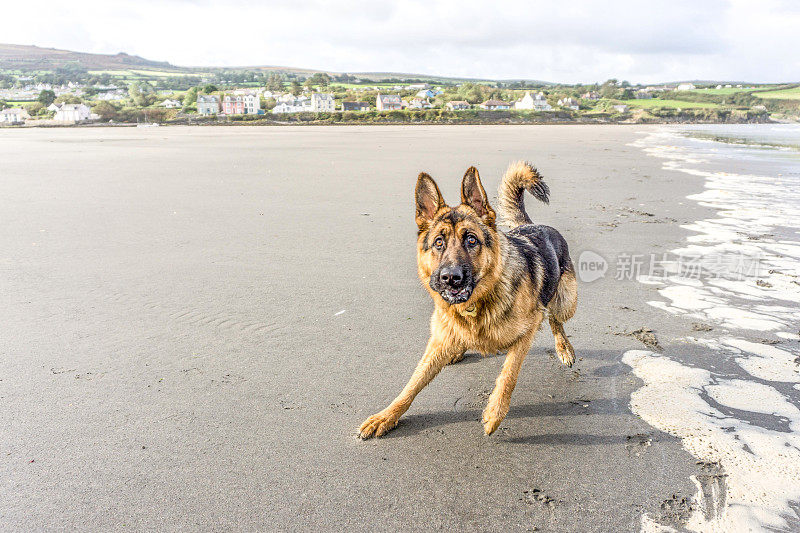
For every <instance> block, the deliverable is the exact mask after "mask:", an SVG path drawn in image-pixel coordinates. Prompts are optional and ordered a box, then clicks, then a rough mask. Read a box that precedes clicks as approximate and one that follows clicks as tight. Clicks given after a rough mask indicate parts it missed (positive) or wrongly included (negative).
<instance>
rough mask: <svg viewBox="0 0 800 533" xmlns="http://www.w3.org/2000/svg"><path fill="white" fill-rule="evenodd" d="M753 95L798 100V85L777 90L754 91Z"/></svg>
mask: <svg viewBox="0 0 800 533" xmlns="http://www.w3.org/2000/svg"><path fill="white" fill-rule="evenodd" d="M753 96H758V97H759V98H763V99H765V100H800V87H792V88H791V89H781V90H779V91H756V92H754V93H753Z"/></svg>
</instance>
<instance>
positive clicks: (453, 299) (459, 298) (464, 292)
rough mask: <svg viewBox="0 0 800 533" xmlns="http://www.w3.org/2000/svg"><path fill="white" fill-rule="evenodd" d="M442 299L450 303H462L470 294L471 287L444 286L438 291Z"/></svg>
mask: <svg viewBox="0 0 800 533" xmlns="http://www.w3.org/2000/svg"><path fill="white" fill-rule="evenodd" d="M439 294H440V295H441V297H442V299H444V301H445V302H447V303H449V304H450V305H454V304H463V303H464V302H466V301H467V300H469V297H470V296H472V287H461V288H460V289H450V288H445V289H442V290H441V291H439Z"/></svg>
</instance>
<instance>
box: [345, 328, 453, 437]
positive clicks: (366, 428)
mask: <svg viewBox="0 0 800 533" xmlns="http://www.w3.org/2000/svg"><path fill="white" fill-rule="evenodd" d="M463 352H464V349H463V348H462V347H460V346H454V345H453V344H452V343H451V342H443V341H442V340H441V339H439V338H436V337H431V339H430V340H429V341H428V347H427V348H426V349H425V355H423V356H422V359H420V361H419V363H417V368H416V369H415V370H414V374H413V375H412V376H411V379H410V380H408V383H407V384H406V386H405V387H404V388H403V390H402V392H401V393H400V394H398V395H397V398H395V399H394V401H392V403H390V404H389V406H388V407H387V408H386V409H384V410H383V411H381V412H380V413H376V414H374V415H372V416H371V417H369V418H367V419H366V420H365V421H364V423H363V424H361V429H360V430H359V434H360V435H361V438H362V439H368V438H370V437H373V436H375V437H381V436H383V435H384V434H386V433H388V432H389V431H391V430H392V429H394V427H395V426H396V425H397V421H398V420H399V419H400V417H401V416H402V415H403V413H405V412H406V411H408V408H409V407H411V402H413V401H414V398H416V396H417V394H419V391H421V390H422V389H423V388H425V386H426V385H427V384H428V383H430V382H431V380H433V378H435V377H436V374H438V373H439V371H440V370H442V368H444V366H445V365H446V364H447V363H449V362H450V361H451V360H452V359H453V356H455V355H457V354H461V353H463Z"/></svg>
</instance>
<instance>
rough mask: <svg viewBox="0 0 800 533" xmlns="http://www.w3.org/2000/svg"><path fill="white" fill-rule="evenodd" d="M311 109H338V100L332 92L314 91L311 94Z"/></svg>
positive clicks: (319, 110)
mask: <svg viewBox="0 0 800 533" xmlns="http://www.w3.org/2000/svg"><path fill="white" fill-rule="evenodd" d="M311 110H312V111H315V112H317V113H319V112H333V111H336V102H334V100H333V95H332V94H331V93H314V94H312V95H311Z"/></svg>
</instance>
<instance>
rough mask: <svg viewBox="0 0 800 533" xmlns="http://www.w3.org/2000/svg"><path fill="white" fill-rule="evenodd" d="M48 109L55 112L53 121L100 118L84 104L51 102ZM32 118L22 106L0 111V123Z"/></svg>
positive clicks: (17, 121)
mask: <svg viewBox="0 0 800 533" xmlns="http://www.w3.org/2000/svg"><path fill="white" fill-rule="evenodd" d="M47 109H48V111H52V112H54V115H53V122H61V123H65V124H74V123H77V122H86V121H88V120H95V119H97V118H99V117H98V116H97V115H96V114H94V113H92V110H91V109H90V108H89V106H87V105H84V104H55V103H53V104H50V105H49V106H47ZM30 118H31V116H30V114H29V113H28V111H27V110H25V109H24V108H22V107H11V108H8V109H3V110H2V111H0V124H23V123H25V121H26V120H29V119H30Z"/></svg>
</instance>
